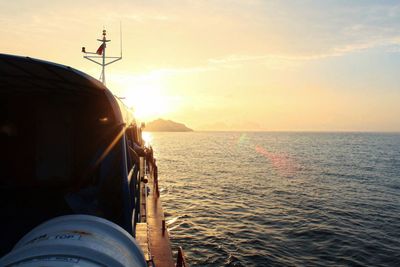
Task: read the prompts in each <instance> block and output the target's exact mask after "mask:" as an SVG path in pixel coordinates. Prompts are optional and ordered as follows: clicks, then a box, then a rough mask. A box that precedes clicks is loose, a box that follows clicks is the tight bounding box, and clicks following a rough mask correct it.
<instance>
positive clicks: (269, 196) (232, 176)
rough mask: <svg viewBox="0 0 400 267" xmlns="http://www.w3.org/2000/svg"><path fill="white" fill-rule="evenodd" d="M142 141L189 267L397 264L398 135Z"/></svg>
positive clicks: (155, 136) (214, 135)
mask: <svg viewBox="0 0 400 267" xmlns="http://www.w3.org/2000/svg"><path fill="white" fill-rule="evenodd" d="M148 135H149V137H150V139H151V140H150V143H151V144H152V146H153V148H154V150H155V157H156V158H157V164H158V167H159V178H160V186H161V195H162V201H163V207H164V211H165V215H166V219H167V225H168V228H169V234H170V237H171V242H172V245H173V247H174V249H175V250H176V248H177V247H178V246H182V248H183V250H184V252H185V256H186V258H187V261H188V263H189V264H190V266H400V134H397V133H310V132H307V133H296V132H188V133H149V134H148Z"/></svg>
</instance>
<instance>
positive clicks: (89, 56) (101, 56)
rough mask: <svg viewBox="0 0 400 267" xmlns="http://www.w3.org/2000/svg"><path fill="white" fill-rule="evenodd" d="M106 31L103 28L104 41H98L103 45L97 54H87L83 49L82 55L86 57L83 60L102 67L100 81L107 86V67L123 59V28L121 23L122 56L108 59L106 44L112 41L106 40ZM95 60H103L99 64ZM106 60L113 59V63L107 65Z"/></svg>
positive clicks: (83, 48)
mask: <svg viewBox="0 0 400 267" xmlns="http://www.w3.org/2000/svg"><path fill="white" fill-rule="evenodd" d="M106 33H107V32H106V30H105V29H104V27H103V38H102V39H97V41H99V42H101V45H100V46H99V48H98V49H97V51H96V52H87V51H86V48H85V47H82V53H84V54H85V55H84V56H83V58H86V59H87V60H89V61H92V62H94V63H96V64H98V65H100V66H101V75H100V78H99V80H100V81H101V82H102V83H103V84H104V85H106V73H105V67H106V66H107V65H110V64H112V63H114V62H116V61H118V60H121V59H122V27H121V23H120V38H121V54H120V56H119V57H106V43H108V42H110V41H111V40H107V38H106ZM95 59H101V62H98V61H97V60H95ZM106 59H112V60H111V61H109V62H107V63H106Z"/></svg>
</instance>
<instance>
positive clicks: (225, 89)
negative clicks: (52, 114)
mask: <svg viewBox="0 0 400 267" xmlns="http://www.w3.org/2000/svg"><path fill="white" fill-rule="evenodd" d="M120 22H122V30H123V57H124V58H123V60H122V61H119V62H117V63H115V64H113V65H111V66H110V67H109V68H108V69H107V70H106V77H107V86H108V87H109V88H110V89H111V90H112V91H113V92H114V93H115V94H116V95H118V96H123V97H126V98H127V99H126V101H127V103H128V104H129V105H134V106H135V108H136V113H137V116H139V117H140V118H142V119H144V120H151V119H155V118H159V117H161V118H165V119H172V120H175V121H178V122H182V123H185V124H186V125H188V126H189V127H192V128H194V129H197V130H271V131H277V130H289V131H302V130H307V131H400V1H368V0H362V1H361V0H360V1H344V0H343V1H341V0H338V1H329V0H325V1H307V0H303V1H293V0H291V1H267V0H265V1H258V0H248V1H245V0H243V1H239V0H236V1H227V0H220V1H175V0H169V1H157V0H143V1H134V0H125V1H123V0H114V1H100V0H96V1H93V0H85V1H82V0H81V1H75V0H71V1H65V0H63V1H58V0H52V1H49V0H48V1H36V0H14V1H6V0H1V1H0V25H1V28H0V35H1V42H0V53H7V54H17V55H24V56H30V57H35V58H40V59H45V60H50V61H54V62H58V63H61V64H65V65H69V66H72V67H75V68H77V69H79V70H82V71H84V72H87V73H89V74H90V75H92V76H94V77H96V78H98V77H99V75H100V68H99V66H97V65H95V64H93V63H91V62H89V61H87V60H84V59H83V58H82V53H81V52H80V50H81V47H82V46H86V49H87V50H88V51H95V50H96V49H97V48H98V46H99V42H97V41H96V39H97V38H100V37H101V31H102V30H103V26H104V27H105V28H106V30H107V33H108V37H109V38H110V39H111V40H112V42H111V43H110V44H109V46H108V47H107V53H108V54H109V55H115V56H118V55H119V44H120V41H119V25H120ZM152 103H154V105H153V107H150V106H149V105H151V104H152Z"/></svg>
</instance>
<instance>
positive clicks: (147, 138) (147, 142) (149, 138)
mask: <svg viewBox="0 0 400 267" xmlns="http://www.w3.org/2000/svg"><path fill="white" fill-rule="evenodd" d="M142 138H143V141H144V144H145V146H151V142H152V140H153V135H152V134H151V133H150V132H143V133H142Z"/></svg>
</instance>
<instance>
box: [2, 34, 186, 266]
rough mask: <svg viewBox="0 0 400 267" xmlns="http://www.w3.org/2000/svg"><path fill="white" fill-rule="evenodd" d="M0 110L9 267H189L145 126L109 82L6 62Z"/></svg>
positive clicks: (48, 65)
mask: <svg viewBox="0 0 400 267" xmlns="http://www.w3.org/2000/svg"><path fill="white" fill-rule="evenodd" d="M104 33H105V32H104ZM104 36H105V35H104ZM102 75H103V78H104V70H103V72H102ZM0 103H1V105H0V108H1V111H0V116H1V117H0V142H1V153H0V154H1V160H0V164H1V167H0V190H1V192H0V203H1V204H0V205H1V206H0V212H1V213H0V225H1V227H0V231H1V238H0V258H1V259H0V266H17V265H18V266H111V267H112V266H132V267H133V266H157V267H160V266H166V267H169V266H179V267H180V266H188V264H187V262H186V260H185V257H184V253H183V250H182V248H180V247H178V248H177V252H176V251H174V252H175V253H173V251H172V248H171V242H170V239H169V233H168V229H167V227H166V222H165V217H164V212H163V208H162V202H161V197H160V190H159V182H158V167H157V162H156V159H155V158H154V156H153V155H154V153H153V148H152V147H151V146H146V144H145V142H144V140H143V136H142V132H143V130H144V128H145V124H144V123H139V122H138V121H137V120H136V119H135V117H134V114H133V113H132V111H131V110H130V109H129V108H127V107H126V106H125V105H124V103H122V101H121V100H120V99H119V98H118V97H116V96H115V95H113V93H112V92H111V91H110V90H109V89H108V88H107V87H106V86H105V84H104V83H102V82H101V81H99V80H97V79H95V78H93V77H91V76H89V75H87V74H85V73H83V72H81V71H79V70H76V69H74V68H71V67H68V66H65V65H61V64H58V63H53V62H48V61H44V60H39V59H34V58H30V57H23V56H16V55H7V54H0ZM174 254H175V255H176V256H174Z"/></svg>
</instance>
